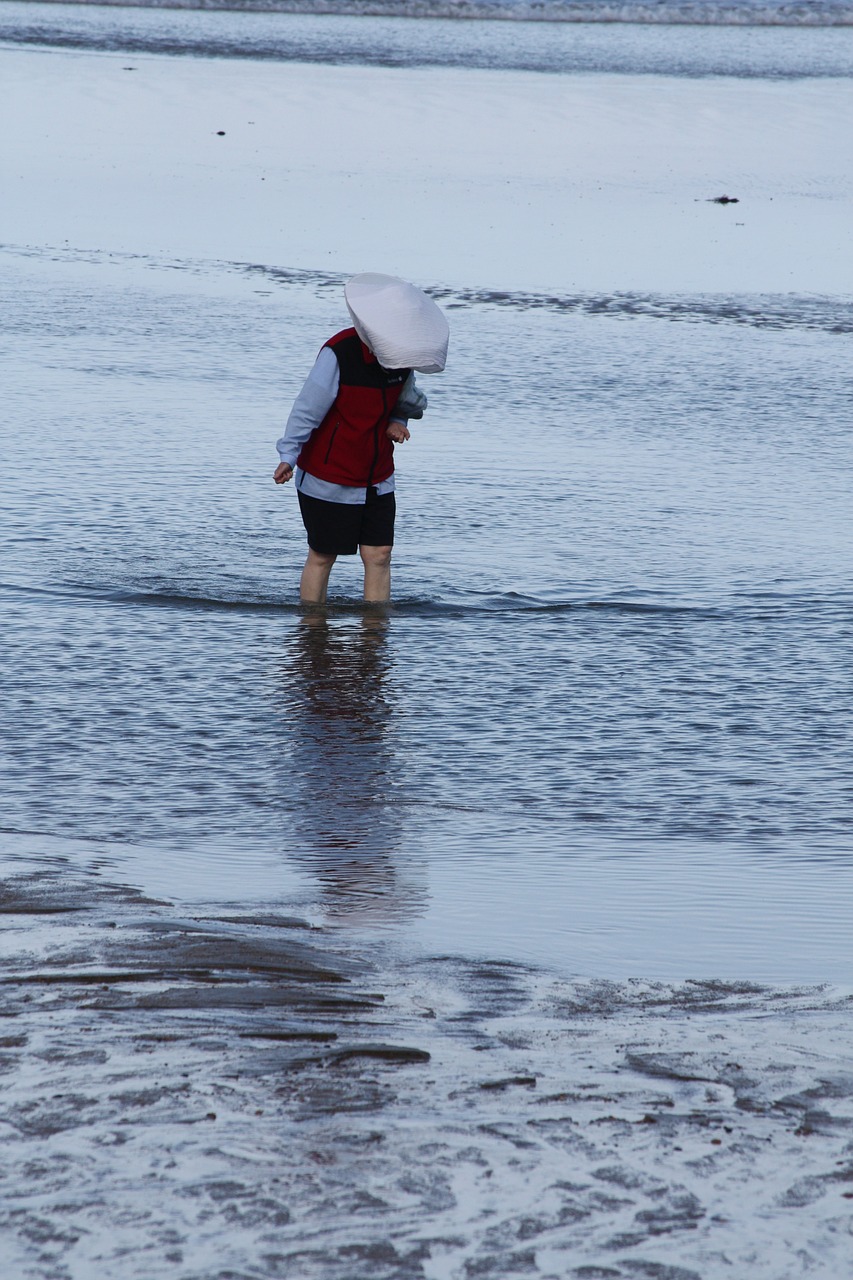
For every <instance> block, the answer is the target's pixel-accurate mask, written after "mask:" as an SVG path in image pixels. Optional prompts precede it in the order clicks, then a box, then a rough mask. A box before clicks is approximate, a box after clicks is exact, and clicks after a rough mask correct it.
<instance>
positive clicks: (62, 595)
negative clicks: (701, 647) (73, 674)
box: [0, 582, 853, 620]
mask: <svg viewBox="0 0 853 1280" xmlns="http://www.w3.org/2000/svg"><path fill="white" fill-rule="evenodd" d="M0 597H5V598H6V599H7V600H18V601H26V600H30V599H39V600H41V601H42V602H44V603H50V602H51V601H53V602H56V603H57V604H62V605H67V604H68V602H69V600H70V601H78V602H80V603H81V604H94V605H113V606H118V607H125V606H131V607H135V608H142V609H167V610H169V609H172V610H177V611H180V612H190V613H192V612H197V611H204V612H224V613H235V612H236V613H251V614H268V615H275V616H281V615H290V616H293V617H300V616H303V615H304V613H305V612H306V611H305V608H304V606H303V605H302V604H301V602H300V601H299V600H297V599H295V598H292V597H291V598H281V597H275V596H272V595H264V594H260V593H255V592H251V591H247V592H245V593H235V594H225V593H224V592H223V593H222V594H218V593H211V592H209V591H208V592H202V591H193V590H191V589H189V590H187V589H182V588H180V587H178V586H177V585H176V586H169V587H162V588H144V587H138V586H130V585H129V586H121V585H110V584H98V583H91V584H89V583H80V584H75V583H60V584H56V585H50V584H48V585H44V586H32V585H30V584H21V583H13V582H0ZM851 605H853V600H851V598H849V596H847V595H832V596H826V595H823V594H818V593H815V594H811V593H808V592H803V591H798V590H795V589H792V590H791V591H790V592H785V591H762V590H755V591H749V592H746V591H743V592H734V593H732V594H729V595H726V594H722V593H721V594H720V595H719V596H718V597H717V598H709V599H707V600H703V599H693V600H691V599H688V598H678V597H676V596H673V597H672V598H669V599H665V598H661V597H659V596H658V597H655V596H652V595H650V594H648V593H647V592H644V591H641V590H639V589H637V590H631V589H625V590H622V591H616V592H614V593H613V594H612V595H598V594H585V593H582V592H579V593H578V594H577V595H575V596H570V597H565V598H563V599H556V600H554V599H551V600H549V599H541V598H540V597H537V596H528V595H523V594H521V593H519V592H515V591H507V592H504V593H499V594H494V595H487V596H481V597H477V596H473V597H472V596H460V597H459V598H457V599H452V598H451V599H440V598H432V597H427V596H403V597H400V598H398V599H395V600H392V601H391V603H390V604H389V605H387V606H386V605H378V606H377V605H365V604H364V602H363V601H361V600H359V599H354V598H352V597H340V598H336V597H334V596H333V597H332V598H331V599H330V600H329V602H328V605H327V606H326V610H325V613H326V615H327V616H328V617H329V618H330V619H331V620H333V619H335V618H346V617H360V616H363V615H364V614H365V613H379V614H385V613H387V614H388V616H391V617H404V618H405V617H414V618H437V619H444V620H452V619H464V618H476V617H477V616H483V617H500V616H502V615H504V616H506V615H512V616H518V615H537V614H538V615H542V616H559V615H568V614H580V613H605V614H618V615H620V616H625V617H628V616H630V615H639V616H646V617H649V618H654V617H693V618H704V619H718V620H724V619H727V618H739V617H741V618H742V617H755V616H761V617H770V616H773V615H776V614H782V613H784V614H786V615H788V616H790V615H791V614H792V613H808V614H809V615H810V616H815V615H817V614H820V613H826V612H831V613H837V612H838V611H841V612H842V613H843V614H844V615H845V616H847V615H848V614H849V610H850V608H851Z"/></svg>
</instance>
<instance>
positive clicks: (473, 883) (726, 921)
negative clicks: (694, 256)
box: [0, 246, 853, 982]
mask: <svg viewBox="0 0 853 1280" xmlns="http://www.w3.org/2000/svg"><path fill="white" fill-rule="evenodd" d="M2 281H3V293H4V297H5V299H6V304H5V306H4V308H3V311H2V314H0V328H1V329H2V342H3V349H4V355H5V360H4V363H5V368H6V375H5V388H4V405H3V423H2V433H3V434H2V455H3V501H2V510H0V536H2V547H3V572H2V585H1V586H0V599H2V617H3V626H2V649H0V677H1V678H2V689H3V697H2V700H0V744H2V748H0V749H2V761H3V779H4V782H3V800H2V816H0V825H2V828H3V836H2V842H0V843H2V847H3V849H4V860H5V863H6V866H7V869H11V870H14V868H15V865H16V860H27V859H31V858H32V857H33V854H34V850H36V849H37V850H38V854H39V856H40V857H42V858H46V859H48V861H49V860H50V858H51V857H54V858H55V859H57V860H58V861H59V862H60V863H63V865H65V864H67V865H69V866H70V867H72V868H77V869H78V870H81V871H82V870H85V871H86V872H87V874H90V873H95V874H97V875H101V876H105V877H107V878H109V879H110V880H111V881H121V882H122V883H125V884H127V885H129V886H132V887H133V888H134V889H135V890H138V891H142V892H147V893H154V894H157V895H165V896H166V897H168V898H169V899H170V900H172V901H177V902H183V903H187V904H191V903H199V902H207V903H210V902H214V901H215V902H218V903H220V904H222V903H229V904H237V905H238V906H240V907H241V909H243V908H246V909H248V908H249V907H252V909H257V907H258V904H259V903H267V904H269V903H271V902H272V903H275V902H278V903H282V902H286V903H287V904H289V909H298V911H299V912H301V913H302V915H303V917H304V918H306V919H310V920H314V921H315V922H321V923H327V924H331V925H334V926H336V927H338V928H340V929H346V930H347V931H348V932H347V936H348V937H354V938H357V939H360V940H361V941H362V942H363V943H365V944H366V945H370V943H371V939H373V940H374V941H376V942H377V943H378V942H379V941H380V940H381V941H382V942H383V945H390V946H392V947H393V948H397V949H400V950H401V951H402V953H404V954H408V955H418V954H436V953H439V952H445V953H451V954H465V955H469V956H477V955H482V956H493V957H498V956H499V957H501V958H503V959H516V960H522V961H533V962H537V963H543V964H546V965H548V966H550V967H551V968H552V969H553V970H556V971H557V972H561V973H564V974H580V975H595V976H597V977H610V978H615V979H621V978H627V977H631V976H644V977H649V978H658V979H668V980H679V979H682V978H684V977H690V978H707V977H714V976H718V977H719V976H722V977H727V978H737V979H748V980H758V981H770V982H786V981H795V982H800V981H841V982H843V981H845V980H846V979H847V978H848V977H849V962H848V954H849V938H850V929H851V923H853V912H851V905H850V903H851V898H850V890H851V887H853V831H852V830H851V817H852V816H853V782H851V779H853V750H851V730H850V714H849V713H850V706H851V694H853V687H852V686H853V677H851V671H853V621H852V620H851V605H853V591H851V583H850V569H851V557H850V540H851V524H853V521H852V520H851V511H853V502H851V473H852V472H851V462H852V461H853V459H852V458H851V453H853V447H851V433H850V395H851V387H853V383H852V382H851V373H850V363H849V334H850V331H851V328H853V306H852V305H851V304H850V303H849V302H846V301H845V300H843V299H838V298H835V299H823V298H817V297H802V298H800V297H796V296H789V295H786V296H777V297H767V298H762V297H732V298H722V297H718V296H715V297H684V296H680V297H673V298H669V297H665V296H647V297H639V296H633V295H630V296H629V295H625V296H619V295H608V296H607V297H590V296H588V295H584V296H582V297H577V298H572V297H558V296H554V297H547V298H546V297H538V296H536V295H511V294H504V295H488V294H481V293H471V294H466V293H464V292H461V293H451V292H449V291H447V290H443V289H442V288H441V282H440V281H436V282H434V283H435V288H436V296H437V297H439V298H440V299H441V300H442V302H443V305H445V306H446V307H447V308H448V314H449V315H450V319H451V324H452V334H453V336H452V349H451V359H450V362H449V365H448V369H447V372H446V374H445V375H443V376H442V377H439V378H433V379H430V380H426V379H424V382H425V385H426V390H427V392H428V394H429V398H430V407H429V410H428V414H427V416H426V418H425V419H424V422H423V423H422V424H415V425H414V428H413V440H412V442H411V443H410V444H409V445H407V446H406V447H405V448H404V449H402V450H398V464H399V467H398V509H399V518H398V541H397V547H396V550H395V564H394V574H395V579H394V595H395V600H394V605H393V607H392V609H391V610H390V611H389V612H388V613H387V614H385V613H382V612H377V611H369V610H368V611H365V610H364V609H363V608H362V607H361V606H360V605H359V603H358V595H359V585H360V584H359V574H358V572H357V566H356V564H355V562H353V561H341V562H339V564H338V565H337V567H336V569H335V574H334V578H333V592H332V600H331V606H330V608H329V611H328V614H327V615H326V616H324V617H312V616H310V615H305V614H303V613H302V611H301V610H300V608H299V606H298V601H297V583H298V575H299V569H300V566H301V562H302V558H303V555H304V534H303V531H302V527H301V523H300V521H299V517H298V512H297V508H296V502H295V494H294V492H293V490H292V488H291V487H288V488H286V489H281V488H278V487H276V486H274V485H273V483H272V470H273V468H274V466H275V462H276V457H275V452H274V448H273V443H274V441H275V439H276V436H277V435H278V434H279V433H280V430H281V425H282V422H283V421H284V418H285V416H286V413H287V410H288V407H289V404H290V401H291V400H292V397H293V395H294V394H295V392H296V390H297V389H298V387H299V385H300V384H301V380H302V377H303V376H304V375H305V373H306V372H307V370H308V368H309V367H310V364H311V362H312V360H313V358H314V354H315V352H316V350H317V348H318V347H319V345H320V344H321V342H322V341H323V340H324V339H325V338H326V337H327V336H328V335H329V334H331V333H332V332H334V331H335V330H336V329H337V328H339V327H342V326H343V325H344V324H345V323H346V317H345V315H344V314H343V310H342V300H341V296H340V281H339V280H338V279H337V278H335V277H333V276H328V275H322V274H319V273H318V274H316V275H314V274H312V273H310V272H292V271H288V270H287V269H286V267H284V266H277V265H276V264H240V263H219V262H204V261H196V262H172V261H165V260H160V259H143V258H133V257H129V256H127V257H121V256H118V255H110V254H106V253H103V254H101V253H88V254H87V253H75V252H72V251H70V250H67V251H51V250H41V249H32V250H21V249H16V248H14V247H11V246H9V247H6V248H5V249H4V250H3V253H2ZM32 833H37V834H36V835H33V834H32Z"/></svg>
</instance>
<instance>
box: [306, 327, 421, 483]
mask: <svg viewBox="0 0 853 1280" xmlns="http://www.w3.org/2000/svg"><path fill="white" fill-rule="evenodd" d="M324 345H325V346H327V347H331V349H332V351H334V353H335V357H336V359H337V361H338V369H339V371H340V376H341V381H340V387H339V388H338V394H337V396H336V397H335V403H334V404H333V405H332V407H331V409H330V410H329V412H328V413H327V414H326V416H325V418H324V419H323V421H322V422H321V423H320V425H319V427H317V428H316V430H315V431H313V432H312V433H311V436H310V437H309V439H308V441H307V442H306V443H305V445H303V448H302V452H301V453H300V455H299V458H298V459H297V466H300V467H302V469H303V470H304V471H308V472H310V474H311V475H312V476H316V477H317V479H318V480H329V481H331V483H332V484H345V485H352V486H353V487H355V488H361V487H362V486H364V485H375V484H379V483H380V482H381V481H382V480H387V479H388V477H389V476H390V475H391V473H392V471H393V470H394V445H393V444H392V442H391V441H390V440H389V439H388V436H387V435H386V434H385V431H386V428H387V426H388V423H389V422H390V420H391V413H392V411H393V409H394V406H395V405H396V403H397V401H398V400H399V398H400V392H401V391H402V390H403V383H404V382H405V381H406V378H407V377H408V376H409V370H408V369H383V367H382V365H381V364H380V363H379V361H378V360H377V359H376V357H375V356H374V355H373V353H372V352H371V351H369V350H368V348H367V347H366V346H365V345H364V343H363V342H362V341H361V339H360V338H359V336H358V334H357V333H356V331H355V329H344V330H343V331H342V332H341V333H336V334H335V336H334V338H330V339H329V341H328V342H327V343H325V344H324Z"/></svg>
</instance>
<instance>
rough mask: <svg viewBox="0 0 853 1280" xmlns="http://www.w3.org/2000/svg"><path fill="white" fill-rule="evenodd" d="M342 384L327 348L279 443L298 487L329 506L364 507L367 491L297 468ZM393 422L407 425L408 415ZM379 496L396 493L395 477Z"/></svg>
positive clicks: (378, 488)
mask: <svg viewBox="0 0 853 1280" xmlns="http://www.w3.org/2000/svg"><path fill="white" fill-rule="evenodd" d="M340 384H341V373H340V367H339V365H338V359H337V356H336V355H335V353H334V351H333V350H332V348H331V347H323V349H322V350H321V352H320V354H319V355H318V357H317V359H316V361H315V363H314V368H313V369H312V370H311V372H310V373H309V374H308V377H307V379H306V381H305V385H304V386H303V388H302V390H301V391H300V392H299V395H298V396H297V397H296V399H295V400H294V402H293V408H292V409H291V411H290V416H289V418H288V419H287V424H286V425H285V428H284V435H283V436H282V437H281V439H280V440H278V441H277V442H276V448H277V449H278V456H279V457H280V458H281V460H282V462H286V463H287V464H288V466H291V467H294V468H295V476H296V487H297V489H299V490H301V492H302V493H305V494H307V495H308V497H310V498H322V499H323V501H325V502H349V503H354V504H355V503H363V502H366V501H367V489H366V488H359V487H357V486H355V485H348V484H333V483H332V482H331V481H330V480H320V479H319V477H318V476H312V475H311V473H310V472H309V471H304V470H303V469H302V467H297V466H296V459H297V458H298V457H299V454H300V453H301V452H302V446H303V445H304V444H305V443H306V441H307V440H308V438H309V437H310V435H311V433H312V431H316V429H317V427H319V425H320V423H321V422H322V421H323V419H324V418H325V416H326V414H327V413H328V412H329V410H330V409H331V407H332V405H333V404H334V403H335V398H336V397H337V394H338V390H339V388H340ZM391 421H392V422H403V423H405V422H406V421H407V418H406V417H405V415H404V414H392V416H391ZM376 492H377V493H380V494H381V493H393V492H394V473H393V471H392V472H391V474H390V476H389V477H388V479H387V480H382V481H380V483H379V484H378V485H376Z"/></svg>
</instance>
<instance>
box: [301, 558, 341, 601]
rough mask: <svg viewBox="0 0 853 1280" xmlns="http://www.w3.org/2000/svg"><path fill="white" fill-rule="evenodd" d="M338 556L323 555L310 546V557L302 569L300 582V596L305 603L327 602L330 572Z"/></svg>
mask: <svg viewBox="0 0 853 1280" xmlns="http://www.w3.org/2000/svg"><path fill="white" fill-rule="evenodd" d="M336 559H337V556H326V555H322V554H321V553H320V552H319V551H314V550H313V548H311V547H309V548H308V559H307V560H306V561H305V568H304V569H303V570H302V580H301V582H300V583H299V598H300V599H301V600H302V601H303V603H304V604H325V603H326V591H327V590H328V586H329V574H330V573H331V572H332V565H333V564H334V563H335V560H336Z"/></svg>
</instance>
